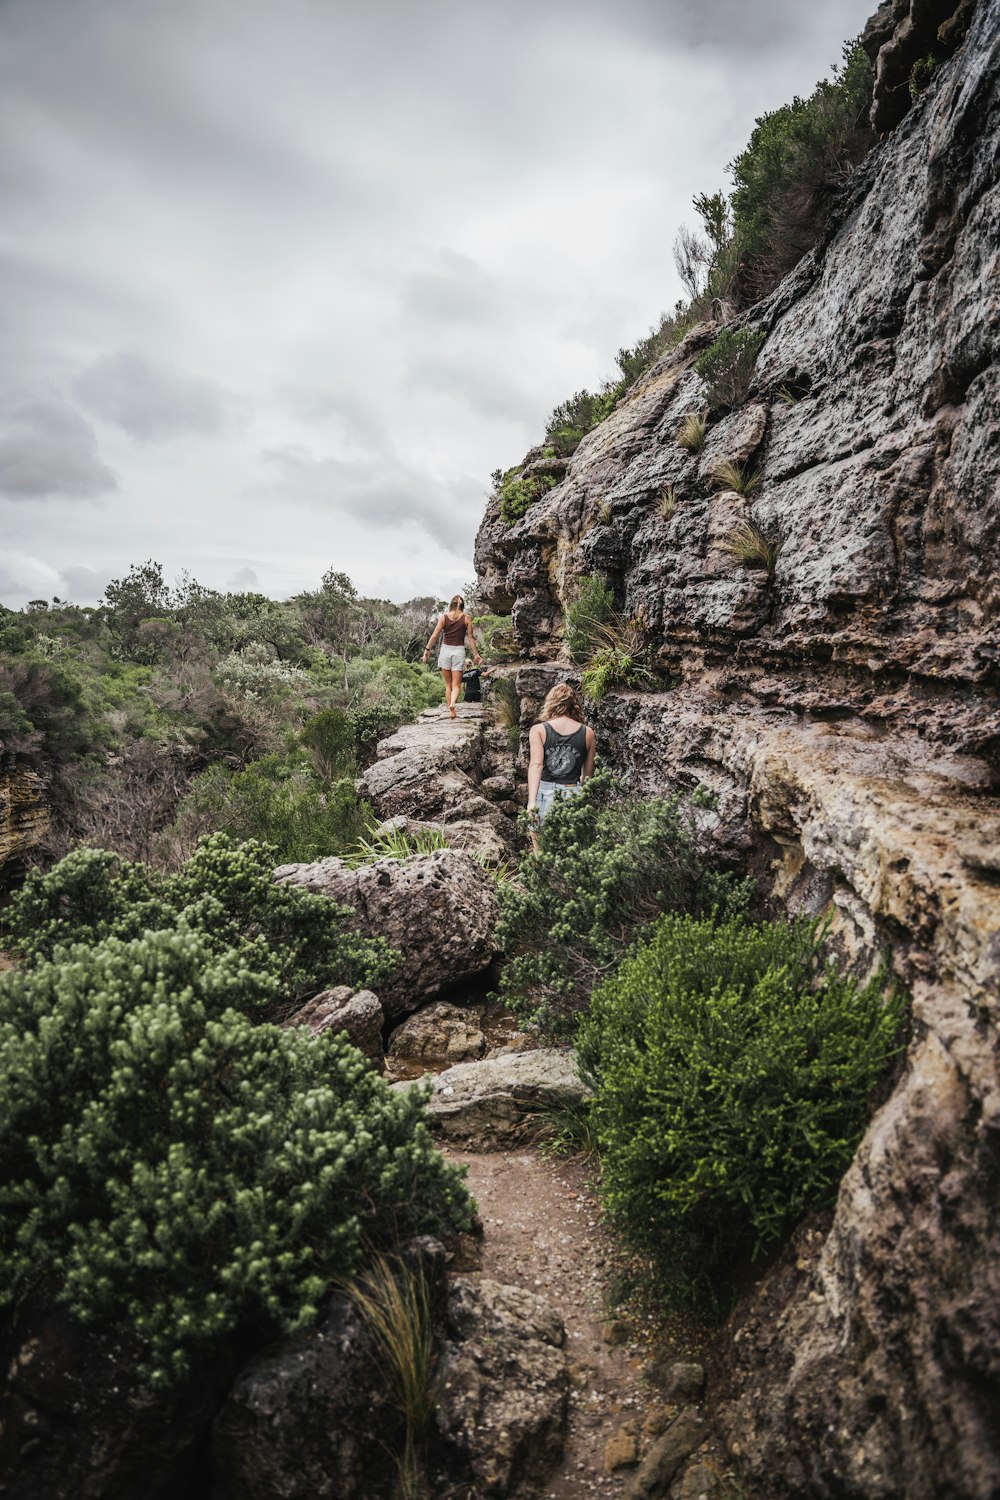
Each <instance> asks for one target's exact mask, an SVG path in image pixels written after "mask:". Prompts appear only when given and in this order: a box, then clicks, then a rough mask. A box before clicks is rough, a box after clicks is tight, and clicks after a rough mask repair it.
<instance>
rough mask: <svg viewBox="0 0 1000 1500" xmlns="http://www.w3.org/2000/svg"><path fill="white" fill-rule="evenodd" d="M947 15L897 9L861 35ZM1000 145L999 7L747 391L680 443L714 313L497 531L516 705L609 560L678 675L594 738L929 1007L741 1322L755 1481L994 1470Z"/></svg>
mask: <svg viewBox="0 0 1000 1500" xmlns="http://www.w3.org/2000/svg"><path fill="white" fill-rule="evenodd" d="M933 9H934V7H933V6H932V5H930V4H925V5H922V6H921V5H919V4H918V3H917V0H912V4H910V5H909V6H908V5H907V4H905V3H897V0H892V3H891V4H888V5H886V6H883V7H882V11H880V13H879V17H878V18H875V19H876V21H877V22H878V25H874V23H873V26H874V30H873V31H872V38H873V47H874V49H875V51H876V54H877V53H878V52H880V51H881V49H882V48H884V47H889V48H890V53H888V54H887V57H890V59H891V55H892V54H891V48H892V46H893V45H895V44H898V45H899V46H903V42H905V38H906V33H905V28H906V26H910V27H911V28H912V26H913V25H914V24H916V23H915V22H914V20H913V14H914V13H916V14H917V19H918V20H920V18H921V17H923V21H926V19H927V15H929V14H930V13H931V11H933ZM948 9H954V7H945V8H944V10H948ZM959 9H960V10H961V11H962V12H963V17H962V25H963V26H964V25H965V24H966V22H968V21H969V13H970V10H971V7H970V6H969V5H964V6H962V7H959ZM925 12H926V15H925V14H924V13H925ZM935 16H936V13H935ZM942 17H944V11H942ZM944 19H945V23H946V24H947V18H946V17H944ZM921 24H922V23H921ZM935 24H939V22H938V21H937V19H935ZM951 35H952V37H953V38H954V35H955V33H954V29H953V31H952V33H951ZM901 37H902V39H903V41H902V42H901V41H900V38H901ZM909 45H910V43H908V42H907V43H906V46H909ZM904 51H905V47H904ZM897 62H898V57H897ZM883 72H884V78H883V84H884V87H885V89H886V90H887V89H888V88H889V87H894V86H895V85H894V84H893V83H892V76H893V75H892V72H891V69H890V67H889V64H888V63H887V64H886V66H885V68H884V69H883ZM876 102H878V101H876ZM998 151H1000V3H998V0H980V3H979V4H978V5H977V6H976V7H975V10H974V11H972V13H971V24H970V25H969V30H968V34H967V36H966V38H965V41H964V43H963V44H962V45H961V46H960V47H959V49H958V50H957V51H956V53H955V55H954V56H953V57H952V58H951V59H950V61H948V62H946V63H945V64H944V65H943V66H942V67H941V68H940V69H939V70H938V73H937V74H936V75H935V78H934V81H933V83H932V85H931V87H930V88H929V90H928V91H927V93H926V94H925V95H924V96H923V98H921V99H920V100H919V101H918V102H917V103H916V104H915V105H914V107H913V108H911V109H910V110H909V112H908V113H907V114H906V115H905V118H903V120H902V121H901V123H900V124H899V125H898V126H897V128H896V129H895V131H894V132H893V133H892V134H891V135H889V136H888V137H887V138H886V139H885V140H884V141H883V142H882V143H881V144H880V145H879V146H878V147H877V148H876V150H875V151H874V152H873V153H872V155H871V156H870V157H869V159H868V160H867V162H866V163H865V164H864V166H863V167H862V168H861V169H860V170H859V171H858V172H857V174H856V175H855V177H854V178H853V179H852V181H851V183H850V185H849V187H848V189H847V191H846V192H845V195H844V201H843V203H842V205H841V208H840V211H839V214H838V216H837V217H836V219H835V221H834V222H833V223H832V224H831V226H830V229H829V231H828V234H827V237H826V239H825V240H824V242H823V243H821V244H820V245H818V246H817V247H816V249H815V250H813V251H812V252H810V254H809V255H808V256H806V258H805V259H804V260H803V261H802V262H801V263H800V264H799V266H798V267H797V268H796V270H795V271H794V272H793V273H792V274H791V276H789V277H788V278H787V279H786V280H785V281H784V282H783V283H782V285H781V286H780V287H779V288H778V289H777V290H776V291H775V293H774V294H773V295H772V296H771V297H770V298H769V299H768V300H767V301H766V302H764V303H762V304H760V305H758V306H757V307H755V308H753V309H752V310H751V311H750V313H749V314H748V315H747V316H746V319H745V321H746V323H747V325H748V326H752V327H754V328H757V329H760V330H761V332H762V333H763V334H764V335H765V341H764V343H763V346H762V349H761V353H760V356H759V359H758V363H757V368H756V373H755V377H754V383H753V386H752V388H751V392H750V397H749V400H748V401H747V403H746V404H745V405H744V406H743V407H742V408H741V409H740V410H738V411H736V412H734V413H732V414H731V415H729V416H726V417H724V418H723V419H721V420H719V421H717V422H715V423H714V424H713V425H712V426H710V428H709V433H708V439H707V441H706V444H705V447H704V449H703V450H702V451H701V452H700V453H690V452H687V451H685V450H684V449H682V448H680V447H678V445H677V443H676V441H675V437H676V433H677V429H678V427H679V425H680V422H681V419H682V418H683V416H684V415H685V414H686V413H688V412H691V411H695V410H700V409H702V408H703V406H704V397H703V391H702V386H701V382H700V380H699V378H698V376H697V374H696V373H695V371H694V369H693V368H692V366H693V361H694V359H695V358H696V356H697V354H698V352H699V351H700V350H701V349H702V348H704V347H705V346H706V345H707V344H708V343H709V342H711V341H712V339H713V338H714V337H715V335H716V333H717V331H718V330H717V328H715V327H714V326H711V325H706V326H703V327H702V328H699V329H695V330H694V331H693V332H692V333H691V334H690V335H689V337H688V339H687V340H686V341H685V343H684V344H683V345H681V346H680V347H679V348H678V349H677V350H676V351H674V352H673V353H672V354H670V355H668V356H666V357H665V358H664V359H663V360H662V361H661V362H660V363H659V365H657V366H656V367H655V368H654V369H653V370H651V371H650V372H649V373H648V374H647V375H646V376H645V377H644V378H643V379H642V380H641V381H640V382H639V383H638V385H637V386H636V387H634V388H633V390H632V391H631V392H630V393H629V394H628V396H627V397H626V399H625V400H624V401H623V402H622V403H621V404H620V406H619V407H618V409H617V410H616V411H615V413H614V414H613V415H612V416H611V417H610V418H609V419H608V420H607V421H606V422H605V423H603V424H602V425H601V426H600V427H599V428H597V429H596V430H595V431H594V432H593V433H591V434H590V435H589V436H588V437H587V438H586V439H585V440H584V442H583V443H582V444H581V446H580V448H579V449H578V450H577V453H576V454H575V456H574V458H573V459H572V461H571V462H570V464H569V467H568V470H567V472H566V474H565V477H564V478H563V479H562V481H561V482H560V483H559V484H558V485H557V486H556V487H555V488H554V489H552V490H550V491H549V492H548V494H547V495H546V496H545V497H544V498H543V499H542V500H540V501H538V502H536V503H535V504H534V505H533V506H532V507H531V509H530V510H529V511H528V513H527V515H526V516H525V518H524V519H523V520H522V521H521V522H519V523H518V524H517V525H515V526H513V527H510V528H508V527H507V526H506V525H505V524H504V523H503V522H502V520H501V519H500V517H499V515H498V513H496V511H495V510H494V509H493V508H492V507H491V509H490V510H489V511H488V512H487V515H486V517H485V520H484V522H483V526H482V528H481V531H480V534H479V538H478V542H477V568H478V571H479V574H480V578H481V580H482V582H483V584H484V586H485V590H486V593H487V595H488V597H490V598H491V599H492V602H493V605H494V607H495V608H498V609H505V608H512V609H513V613H514V621H515V628H516V631H517V635H518V639H519V642H520V648H521V651H522V653H523V655H524V657H525V658H526V659H530V660H531V661H532V663H533V665H531V666H525V667H524V668H523V669H522V671H521V673H520V674H519V683H520V686H521V690H522V693H523V694H524V695H525V697H526V699H527V701H528V704H529V706H530V704H531V703H532V702H533V701H534V700H535V699H537V698H538V697H540V696H541V695H542V693H543V692H544V690H545V688H546V687H547V686H548V685H549V683H550V682H551V681H552V680H553V679H554V677H559V676H567V675H572V669H571V668H568V667H567V665H566V664H565V663H564V662H563V661H562V660H561V645H562V643H561V630H562V616H563V610H564V608H565V606H566V605H567V604H568V603H569V602H571V601H572V599H573V597H574V593H575V590H576V588H577V586H578V579H579V578H580V577H581V576H582V575H584V574H588V573H601V574H603V575H604V576H605V577H607V578H608V579H609V580H610V581H611V583H612V584H613V585H614V587H615V589H616V591H617V595H618V599H619V603H620V606H621V608H622V609H623V611H624V612H626V613H628V614H637V613H638V614H642V615H643V616H644V617H645V620H646V622H647V625H648V629H649V632H650V636H651V639H652V642H653V644H654V646H655V648H656V650H657V652H658V655H659V659H660V662H661V664H662V665H663V667H664V669H665V670H667V671H669V672H670V674H671V676H672V678H673V680H674V681H675V683H676V686H675V687H673V688H672V689H671V690H670V691H669V692H665V693H662V694H644V693H636V692H622V693H618V694H614V695H611V696H609V697H608V698H606V699H605V700H604V701H603V702H602V704H601V705H600V707H599V709H598V710H597V712H596V715H595V720H596V724H597V729H598V736H599V744H600V747H601V749H602V751H603V752H604V754H605V756H606V758H607V759H609V760H610V761H611V763H612V764H613V765H614V766H615V767H616V769H617V770H619V771H620V772H621V773H622V775H623V776H624V777H625V778H626V779H627V780H628V781H629V782H630V783H631V784H632V785H633V786H634V787H635V788H636V789H637V790H642V791H654V790H666V789H673V788H677V787H681V788H683V787H690V786H692V785H694V784H697V783H698V782H702V783H707V784H708V785H709V786H711V787H712V788H713V789H714V790H715V792H716V804H717V805H716V812H715V814H714V815H713V817H712V819H711V824H710V826H709V827H708V828H707V832H708V833H709V834H710V836H711V837H712V838H713V839H714V840H715V842H716V846H717V848H718V849H719V851H720V853H722V854H723V855H724V856H726V857H728V858H731V859H733V860H737V861H739V862H740V863H742V864H745V865H750V866H752V867H754V868H756V869H757V871H758V872H759V874H760V875H761V877H762V879H763V880H764V882H765V884H766V886H767V887H768V888H769V889H770V890H771V892H772V894H773V896H774V897H775V899H776V900H780V901H783V902H785V903H786V904H787V905H789V906H791V907H792V908H797V909H805V910H808V911H817V912H818V911H821V910H828V911H830V912H831V913H832V915H833V916H834V918H835V924H836V929H837V934H838V940H839V941H840V943H841V945H842V947H843V948H844V949H845V950H846V951H847V952H848V953H850V954H851V955H853V956H854V958H855V960H856V961H857V962H858V963H859V965H862V966H863V965H864V964H866V963H869V962H872V961H874V960H875V959H876V957H877V955H878V954H879V952H880V951H882V950H886V951H888V952H889V954H890V956H891V960H892V963H893V966H894V968H895V970H896V972H897V973H898V974H899V976H900V977H901V978H902V979H903V980H904V981H905V982H906V983H907V984H908V986H909V987H910V989H911V992H912V995H913V1014H914V1031H913V1038H912V1041H911V1044H910V1047H909V1050H908V1053H907V1057H906V1062H905V1068H904V1069H903V1072H902V1076H901V1078H900V1080H899V1082H898V1084H897V1086H896V1088H895V1090H894V1092H893V1093H892V1095H891V1097H890V1098H889V1100H888V1101H887V1103H886V1104H885V1105H884V1106H883V1107H882V1109H881V1110H880V1111H879V1113H878V1115H877V1116H876V1117H875V1119H874V1121H873V1123H872V1126H871V1128H870V1130H869V1132H868V1134H867V1136H866V1138H865V1140H864V1141H863V1143H862V1145H861V1148H860V1150H859V1152H858V1155H857V1157H856V1160H855V1162H854V1164H853V1166H852V1168H851V1170H850V1171H849V1173H848V1175H847V1178H846V1179H845V1182H844V1184H843V1186H842V1189H841V1193H840V1198H839V1202H838V1205H837V1210H836V1214H835V1217H834V1221H833V1226H832V1229H831V1230H830V1232H829V1235H828V1236H827V1238H826V1240H825V1243H824V1245H823V1248H822V1251H821V1253H820V1254H819V1255H818V1257H817V1258H816V1260H815V1261H814V1262H809V1261H807V1260H806V1259H803V1260H802V1262H801V1269H800V1270H799V1272H797V1273H796V1274H794V1275H792V1276H791V1278H790V1280H791V1287H790V1290H789V1291H788V1292H787V1296H786V1301H785V1310H784V1312H783V1313H782V1315H781V1317H780V1318H779V1319H777V1320H775V1318H774V1317H773V1316H769V1317H768V1319H767V1320H766V1321H764V1322H758V1323H755V1322H754V1314H753V1310H752V1309H751V1310H750V1311H749V1312H747V1313H746V1314H745V1316H746V1317H747V1319H748V1326H753V1327H754V1328H755V1330H756V1331H755V1333H754V1336H753V1338H745V1339H744V1340H742V1341H741V1343H740V1345H739V1348H740V1350H741V1353H740V1358H739V1361H738V1362H737V1371H736V1374H735V1376H734V1380H733V1385H732V1388H731V1389H730V1391H729V1392H728V1395H727V1401H726V1404H725V1406H724V1408H723V1409H722V1410H721V1412H720V1414H719V1416H720V1422H721V1424H722V1427H723V1429H724V1430H725V1431H726V1432H727V1434H728V1436H729V1438H730V1441H731V1442H732V1443H733V1444H734V1445H738V1446H739V1448H740V1449H741V1451H742V1454H743V1458H744V1462H745V1464H746V1468H747V1475H748V1480H749V1481H750V1483H751V1490H752V1493H754V1494H755V1495H757V1496H761V1497H764V1496H772V1495H773V1496H781V1497H790V1496H792V1495H796V1496H798V1495H803V1496H816V1497H820V1496H821V1497H830V1500H833V1497H839V1500H842V1497H857V1500H862V1497H863V1500H880V1497H885V1500H889V1497H906V1500H931V1497H934V1500H942V1497H959V1496H962V1497H969V1496H976V1497H985V1496H987V1495H994V1494H996V1493H997V1486H998V1483H1000V1478H998V1476H1000V1222H998V1221H1000V1070H998V1065H997V1056H998V1029H1000V801H998V799H997V796H996V792H997V771H998V766H1000V696H998V685H1000V684H998V662H1000V628H998V626H1000V584H998V578H1000V568H998V564H1000V437H998V433H1000V361H998V348H1000V338H998V334H1000V182H998V175H1000V174H998V165H997V163H998ZM722 459H733V460H734V461H737V462H739V463H744V464H749V465H751V466H757V467H758V468H759V470H760V473H761V475H762V481H763V482H762V485H761V487H760V489H759V490H758V492H757V493H756V494H755V495H754V496H753V497H752V498H751V499H746V498H743V497H742V496H740V495H738V494H736V493H734V492H731V491H726V490H723V489H720V488H719V487H718V485H717V484H715V483H714V482H713V471H714V469H715V467H716V465H717V464H718V463H719V461H720V460H722ZM538 461H539V462H542V460H541V458H540V456H539V460H538ZM668 486H672V494H673V501H674V503H673V505H672V506H671V503H670V500H669V498H668V499H667V502H666V503H664V497H665V494H666V493H667V487H668ZM747 517H749V518H750V519H752V520H753V521H755V522H756V523H757V525H758V526H759V528H760V529H761V531H762V532H763V533H764V534H765V535H767V536H769V537H771V538H773V539H780V541H781V550H780V554H779V556H778V560H777V564H776V567H775V570H774V577H773V580H770V579H769V578H768V575H767V572H766V571H765V570H764V569H763V568H760V569H750V568H741V567H740V566H739V565H737V564H735V563H734V562H733V560H732V559H731V558H730V557H729V556H728V555H727V553H726V552H725V550H724V548H723V546H722V545H721V544H723V543H724V542H725V541H726V540H727V538H728V537H729V536H730V535H731V534H732V531H733V529H734V526H735V525H736V524H737V523H738V522H739V521H740V520H742V519H744V518H747ZM766 1295H767V1288H765V1289H764V1296H765V1297H766ZM762 1305H763V1304H762Z"/></svg>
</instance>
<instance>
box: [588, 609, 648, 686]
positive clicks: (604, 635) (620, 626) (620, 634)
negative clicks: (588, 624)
mask: <svg viewBox="0 0 1000 1500" xmlns="http://www.w3.org/2000/svg"><path fill="white" fill-rule="evenodd" d="M655 685H656V673H655V672H654V671H653V668H652V664H651V661H650V651H649V641H648V631H647V628H646V621H645V620H644V619H643V617H642V616H641V615H633V616H632V618H631V619H628V620H622V619H621V618H620V617H619V616H614V617H613V618H612V619H610V620H605V621H604V622H603V623H602V624H600V625H599V626H597V627H596V629H595V634H594V652H593V655H592V656H591V658H590V662H589V664H588V666H587V667H586V668H585V670H584V673H583V677H582V679H581V686H582V687H583V691H584V694H585V696H586V697H588V698H589V699H590V700H591V702H592V703H599V702H600V700H601V699H602V698H603V697H604V695H605V693H608V692H610V690H611V689H612V688H613V687H632V688H651V687H654V686H655Z"/></svg>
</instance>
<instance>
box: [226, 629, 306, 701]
mask: <svg viewBox="0 0 1000 1500" xmlns="http://www.w3.org/2000/svg"><path fill="white" fill-rule="evenodd" d="M215 678H216V681H217V682H218V683H219V685H220V686H221V687H224V688H228V689H229V691H230V692H233V693H242V694H243V696H244V697H246V698H263V697H267V696H269V695H278V696H285V695H287V694H289V693H291V692H293V691H295V690H296V689H299V690H301V689H302V688H304V687H305V685H306V684H307V683H308V682H309V675H308V673H306V672H303V671H302V669H301V668H300V667H295V666H292V664H291V663H290V662H287V661H279V659H278V657H277V656H276V654H275V652H274V648H273V647H271V646H267V645H265V644H264V642H262V641H250V642H249V643H248V644H247V645H246V646H244V647H243V648H242V650H240V651H232V652H230V654H229V655H228V656H224V657H223V658H222V660H221V661H220V662H219V664H218V666H217V667H216V668H215Z"/></svg>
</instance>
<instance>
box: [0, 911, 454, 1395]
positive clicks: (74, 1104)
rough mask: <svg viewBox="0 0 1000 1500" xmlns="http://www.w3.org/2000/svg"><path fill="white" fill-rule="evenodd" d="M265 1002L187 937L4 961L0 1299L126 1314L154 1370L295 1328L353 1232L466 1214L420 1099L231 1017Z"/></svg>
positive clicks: (226, 963) (348, 1269)
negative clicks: (250, 1326) (257, 1334)
mask: <svg viewBox="0 0 1000 1500" xmlns="http://www.w3.org/2000/svg"><path fill="white" fill-rule="evenodd" d="M274 998H275V986H274V981H273V978H272V977H271V976H269V975H263V974H259V973H256V972H254V971H253V970H252V969H249V968H247V967H246V966H245V964H244V963H243V962H242V955H241V954H240V953H238V952H221V953H218V952H215V951H213V950H212V949H211V948H210V947H209V946H208V945H206V944H205V943H204V942H202V941H199V939H198V938H196V936H195V935H194V934H193V933H192V932H175V933H166V932H159V933H153V934H147V935H146V936H145V937H144V938H141V939H138V940H136V941H134V942H130V943H123V942H120V941H118V940H117V939H114V938H111V939H107V940H105V941H104V942H103V943H101V944H98V946H97V947H77V948H73V949H70V950H68V951H67V952H66V953H65V954H64V956H63V961H62V962H60V963H58V964H49V963H43V964H40V965H38V966H36V967H34V968H27V969H23V970H17V971H14V972H13V973H9V974H6V975H4V976H2V977H0V1247H2V1257H0V1267H2V1269H0V1305H2V1304H7V1305H9V1304H10V1303H11V1302H12V1301H15V1300H16V1299H18V1298H20V1297H22V1296H23V1295H24V1294H25V1292H27V1291H28V1290H29V1289H31V1288H32V1287H33V1286H39V1285H41V1286H43V1287H47V1288H49V1289H55V1290H56V1294H57V1295H58V1296H59V1298H60V1299H61V1300H62V1301H64V1302H66V1303H67V1304H68V1305H69V1306H70V1308H71V1309H72V1310H73V1311H74V1312H75V1313H76V1314H77V1315H78V1316H80V1317H81V1318H83V1319H86V1320H95V1319H100V1320H101V1321H102V1322H106V1321H107V1320H113V1321H119V1320H126V1321H128V1322H129V1323H131V1325H132V1326H133V1327H134V1329H135V1331H136V1333H137V1334H138V1336H139V1338H140V1340H141V1341H142V1344H143V1345H144V1348H145V1355H146V1361H147V1365H146V1373H147V1375H148V1376H149V1378H150V1379H151V1380H152V1381H154V1382H157V1383H166V1382H168V1381H170V1380H171V1379H173V1378H175V1377H176V1376H178V1375H180V1374H182V1373H183V1372H184V1370H185V1368H186V1367H187V1365H188V1363H189V1359H190V1356H191V1354H192V1353H193V1352H194V1351H196V1350H198V1349H199V1348H200V1347H204V1346H206V1345H209V1344H211V1343H212V1342H213V1341H215V1340H218V1339H220V1338H221V1337H223V1336H224V1335H226V1334H227V1333H229V1332H230V1331H231V1330H233V1329H235V1328H237V1327H239V1326H240V1325H245V1324H246V1323H247V1322H248V1321H250V1320H253V1321H254V1322H255V1323H257V1324H258V1326H260V1325H261V1324H262V1325H263V1328H262V1331H263V1332H265V1333H266V1331H267V1329H268V1328H271V1329H273V1330H276V1329H277V1328H286V1329H292V1328H299V1327H302V1326H304V1325H305V1324H307V1323H309V1322H310V1321H311V1320H312V1319H313V1317H314V1316H315V1313H316V1307H317V1302H318V1299H319V1298H320V1297H321V1296H322V1295H323V1294H324V1292H325V1291H326V1290H327V1289H328V1288H329V1287H330V1285H331V1283H332V1282H333V1281H334V1280H335V1279H339V1278H343V1277H344V1276H347V1275H350V1274H351V1273H352V1272H354V1271H356V1270H357V1269H358V1268H359V1267H360V1265H361V1264H362V1261H363V1256H364V1247H365V1244H366V1243H368V1244H374V1245H376V1246H384V1247H387V1248H391V1247H393V1246H395V1245H396V1244H397V1243H398V1242H399V1241H400V1240H401V1239H404V1238H405V1237H407V1236H408V1235H410V1234H413V1233H417V1232H419V1233H426V1232H440V1231H441V1230H448V1229H454V1228H458V1227H465V1226H467V1225H468V1222H469V1218H470V1205H469V1200H468V1197H467V1195H466V1193H465V1191H464V1189H463V1187H462V1185H461V1182H460V1179H459V1174H458V1172H457V1170H456V1169H455V1168H454V1167H451V1166H449V1165H446V1164H445V1162H444V1160H443V1158H441V1157H440V1156H439V1154H438V1153H437V1152H436V1151H435V1150H434V1149H433V1147H432V1145H431V1141H430V1137H429V1134H428V1130H427V1126H426V1123H425V1121H424V1119H423V1100H422V1098H420V1097H419V1096H416V1095H412V1094H408V1093H394V1092H393V1091H392V1090H391V1089H389V1088H388V1087H387V1086H386V1085H385V1084H384V1083H383V1081H382V1080H381V1079H380V1078H379V1077H378V1076H377V1075H376V1074H375V1073H374V1072H373V1071H372V1070H371V1068H370V1067H369V1066H368V1065H367V1064H366V1062H365V1060H364V1058H363V1057H362V1056H361V1054H360V1053H359V1052H358V1051H357V1050H356V1049H355V1048H354V1047H352V1046H351V1045H350V1044H349V1043H348V1042H347V1041H346V1039H345V1038H343V1037H342V1036H336V1035H330V1034H327V1035H324V1036H321V1037H318V1038H313V1037H311V1036H309V1035H308V1034H307V1033H305V1032H302V1031H298V1030H294V1029H293V1030H291V1031H283V1030H281V1029H279V1028H277V1027H275V1026H270V1025H264V1026H260V1025H254V1024H252V1023H251V1022H250V1021H249V1020H248V1019H247V1018H246V1017H245V1016H244V1015H242V1014H240V1012H242V1011H246V1010H252V1009H256V1008H259V1007H260V1006H261V1005H262V1004H266V1003H267V1002H269V1001H272V1000H273V999H274Z"/></svg>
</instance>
